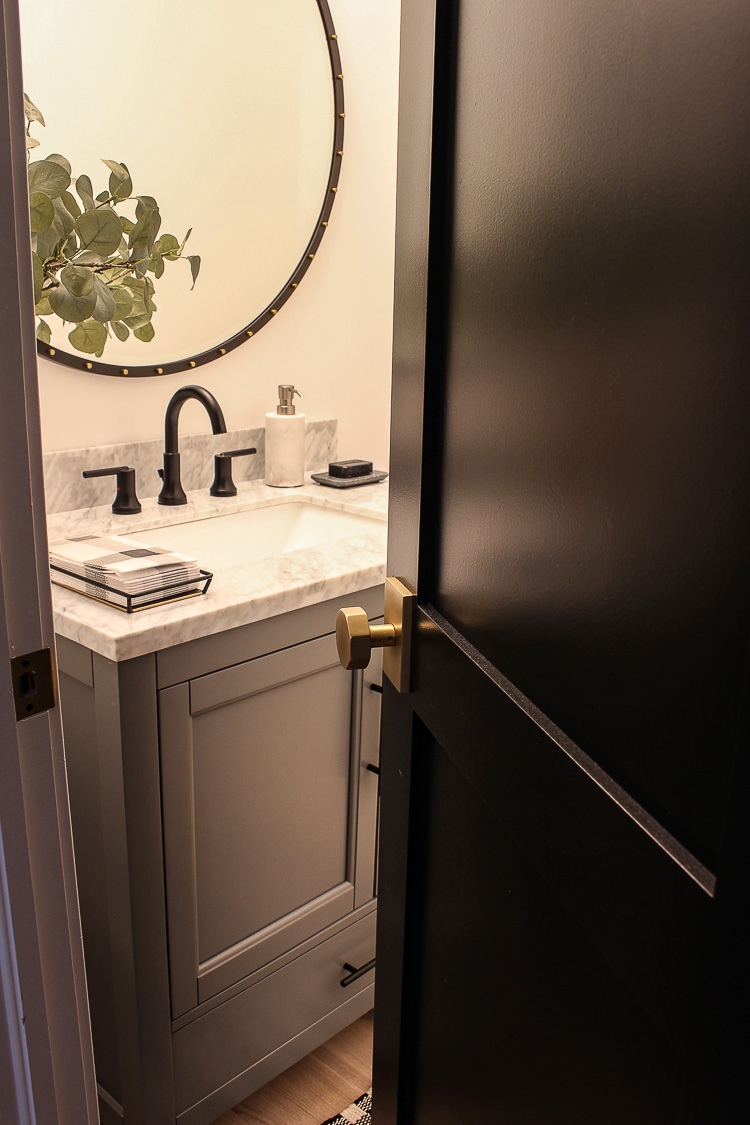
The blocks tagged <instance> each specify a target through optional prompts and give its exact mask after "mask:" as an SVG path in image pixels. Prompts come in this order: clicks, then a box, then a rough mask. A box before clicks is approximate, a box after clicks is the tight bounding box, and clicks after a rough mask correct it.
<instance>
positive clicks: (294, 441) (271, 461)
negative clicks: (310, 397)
mask: <svg viewBox="0 0 750 1125" xmlns="http://www.w3.org/2000/svg"><path fill="white" fill-rule="evenodd" d="M295 395H299V396H300V398H302V395H301V394H300V392H299V391H298V390H296V389H295V388H294V387H293V386H291V385H290V384H282V385H281V386H280V387H279V405H278V406H277V408H276V410H275V411H274V413H272V414H266V484H270V485H272V486H273V487H274V488H296V487H297V486H298V485H300V484H304V483H305V416H304V414H297V412H296V411H295V409H294V396H295Z"/></svg>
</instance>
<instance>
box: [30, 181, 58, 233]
mask: <svg viewBox="0 0 750 1125" xmlns="http://www.w3.org/2000/svg"><path fill="white" fill-rule="evenodd" d="M29 214H30V217H31V230H32V232H33V233H34V234H39V233H40V232H41V231H45V230H49V228H50V227H51V226H52V224H53V222H54V221H55V208H54V207H53V206H52V200H51V199H50V197H49V196H48V195H45V194H44V192H43V191H32V193H31V195H30V196H29Z"/></svg>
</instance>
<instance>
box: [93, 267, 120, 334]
mask: <svg viewBox="0 0 750 1125" xmlns="http://www.w3.org/2000/svg"><path fill="white" fill-rule="evenodd" d="M93 281H94V293H95V294H96V308H95V309H94V311H93V313H92V314H91V315H92V316H93V318H94V320H98V321H99V322H100V324H106V323H107V321H109V320H111V319H112V317H113V316H116V314H117V305H116V303H115V298H114V294H113V293H112V291H111V289H109V288H108V286H106V285H105V284H104V282H103V281H102V279H101V278H100V277H97V276H96V274H95V275H94V278H93Z"/></svg>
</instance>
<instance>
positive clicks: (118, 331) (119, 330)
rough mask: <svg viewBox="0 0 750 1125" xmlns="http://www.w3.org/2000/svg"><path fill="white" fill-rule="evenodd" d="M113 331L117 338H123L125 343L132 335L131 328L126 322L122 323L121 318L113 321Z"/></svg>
mask: <svg viewBox="0 0 750 1125" xmlns="http://www.w3.org/2000/svg"><path fill="white" fill-rule="evenodd" d="M112 331H113V332H114V334H115V336H116V337H117V339H118V340H121V341H122V342H123V343H125V341H126V340H127V338H128V336H129V335H130V329H129V328H128V327H127V326H126V325H125V324H120V322H119V320H113V321H112Z"/></svg>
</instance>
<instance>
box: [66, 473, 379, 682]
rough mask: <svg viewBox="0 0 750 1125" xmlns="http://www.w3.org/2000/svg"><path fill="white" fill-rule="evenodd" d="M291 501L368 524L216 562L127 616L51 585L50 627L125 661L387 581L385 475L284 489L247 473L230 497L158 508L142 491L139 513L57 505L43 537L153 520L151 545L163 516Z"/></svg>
mask: <svg viewBox="0 0 750 1125" xmlns="http://www.w3.org/2000/svg"><path fill="white" fill-rule="evenodd" d="M295 502H297V503H299V502H303V503H305V504H312V505H315V506H318V507H327V508H335V509H338V510H339V511H344V512H351V513H354V514H358V515H365V516H369V517H371V518H372V519H373V523H372V530H369V529H368V530H366V531H365V532H364V533H362V534H357V535H354V536H351V537H349V538H345V539H340V540H336V541H334V542H330V543H326V544H323V545H321V546H317V547H308V548H306V549H303V550H296V551H288V552H286V553H285V554H280V555H275V556H271V557H269V558H265V559H260V560H258V561H255V562H249V563H243V564H241V565H236V566H231V567H225V568H223V567H221V566H218V567H217V566H216V565H214V567H213V575H214V577H213V581H212V583H211V586H210V588H209V590H208V592H207V593H206V594H205V595H202V596H200V597H195V598H189V599H186V600H185V601H179V602H173V603H171V604H170V605H168V606H164V607H159V608H154V609H146V610H142V611H140V612H137V613H132V614H126V613H124V612H122V611H121V610H118V609H115V608H114V607H113V606H109V605H104V604H102V603H100V602H96V601H94V600H92V599H91V598H87V597H85V596H84V595H83V594H77V593H75V592H74V591H72V590H67V589H65V588H64V587H62V586H57V585H54V584H53V586H52V603H53V608H54V619H55V631H56V632H57V633H58V634H59V635H60V636H63V637H67V638H68V639H69V640H72V641H77V642H78V643H79V644H82V645H85V646H86V647H87V648H90V649H92V650H93V651H94V652H98V653H100V654H101V655H102V656H105V657H107V658H108V659H110V660H129V659H130V658H132V657H134V656H142V655H143V654H144V653H148V652H155V651H156V650H158V649H164V648H169V647H171V646H172V645H176V644H182V643H183V642H185V641H190V640H195V639H196V638H198V637H205V636H208V635H210V634H213V633H219V632H223V631H224V630H225V629H233V628H236V627H237V626H239V625H247V624H249V623H250V622H252V621H260V620H262V619H263V618H267V617H274V616H276V615H277V614H280V613H286V612H288V611H289V610H293V609H300V608H301V607H303V606H307V605H313V604H315V603H316V602H322V601H327V600H328V599H329V598H335V597H338V596H339V595H341V594H346V593H349V592H352V593H353V592H355V591H357V590H362V589H366V588H367V587H369V586H376V585H377V584H378V583H380V582H383V581H384V580H385V561H386V534H387V512H388V489H387V484H386V483H381V484H371V485H362V486H360V487H358V488H353V489H345V490H344V489H342V490H337V489H332V488H323V487H321V486H320V485H318V484H315V483H314V482H311V481H309V480H308V482H307V483H305V484H304V485H302V486H301V487H300V488H289V489H279V488H268V487H267V486H266V485H265V484H263V483H262V482H260V481H248V482H246V483H244V484H240V483H238V485H237V496H235V497H231V498H228V499H216V498H215V497H212V496H209V494H208V491H207V490H206V489H202V490H200V491H198V492H188V503H187V505H183V506H181V507H176V508H168V507H160V506H159V505H158V504H157V503H156V498H155V497H152V498H149V499H144V500H143V501H142V503H143V511H142V512H141V513H140V514H139V515H137V516H115V515H113V514H112V511H111V509H110V508H109V506H103V507H96V508H84V509H81V510H79V511H74V512H57V513H55V514H53V515H50V516H49V517H48V530H49V538H50V541H52V540H55V539H63V538H71V537H74V536H80V535H106V534H117V535H128V534H129V533H133V532H144V531H149V530H151V529H152V528H153V529H154V537H153V543H154V545H156V546H159V538H158V529H159V527H164V526H165V525H167V524H178V523H189V522H192V521H194V520H202V519H207V518H210V517H211V516H217V515H228V514H230V513H232V512H243V511H249V510H251V509H254V508H264V507H269V506H272V505H276V504H280V503H282V504H283V503H295ZM198 562H199V564H200V562H201V560H200V559H198Z"/></svg>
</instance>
